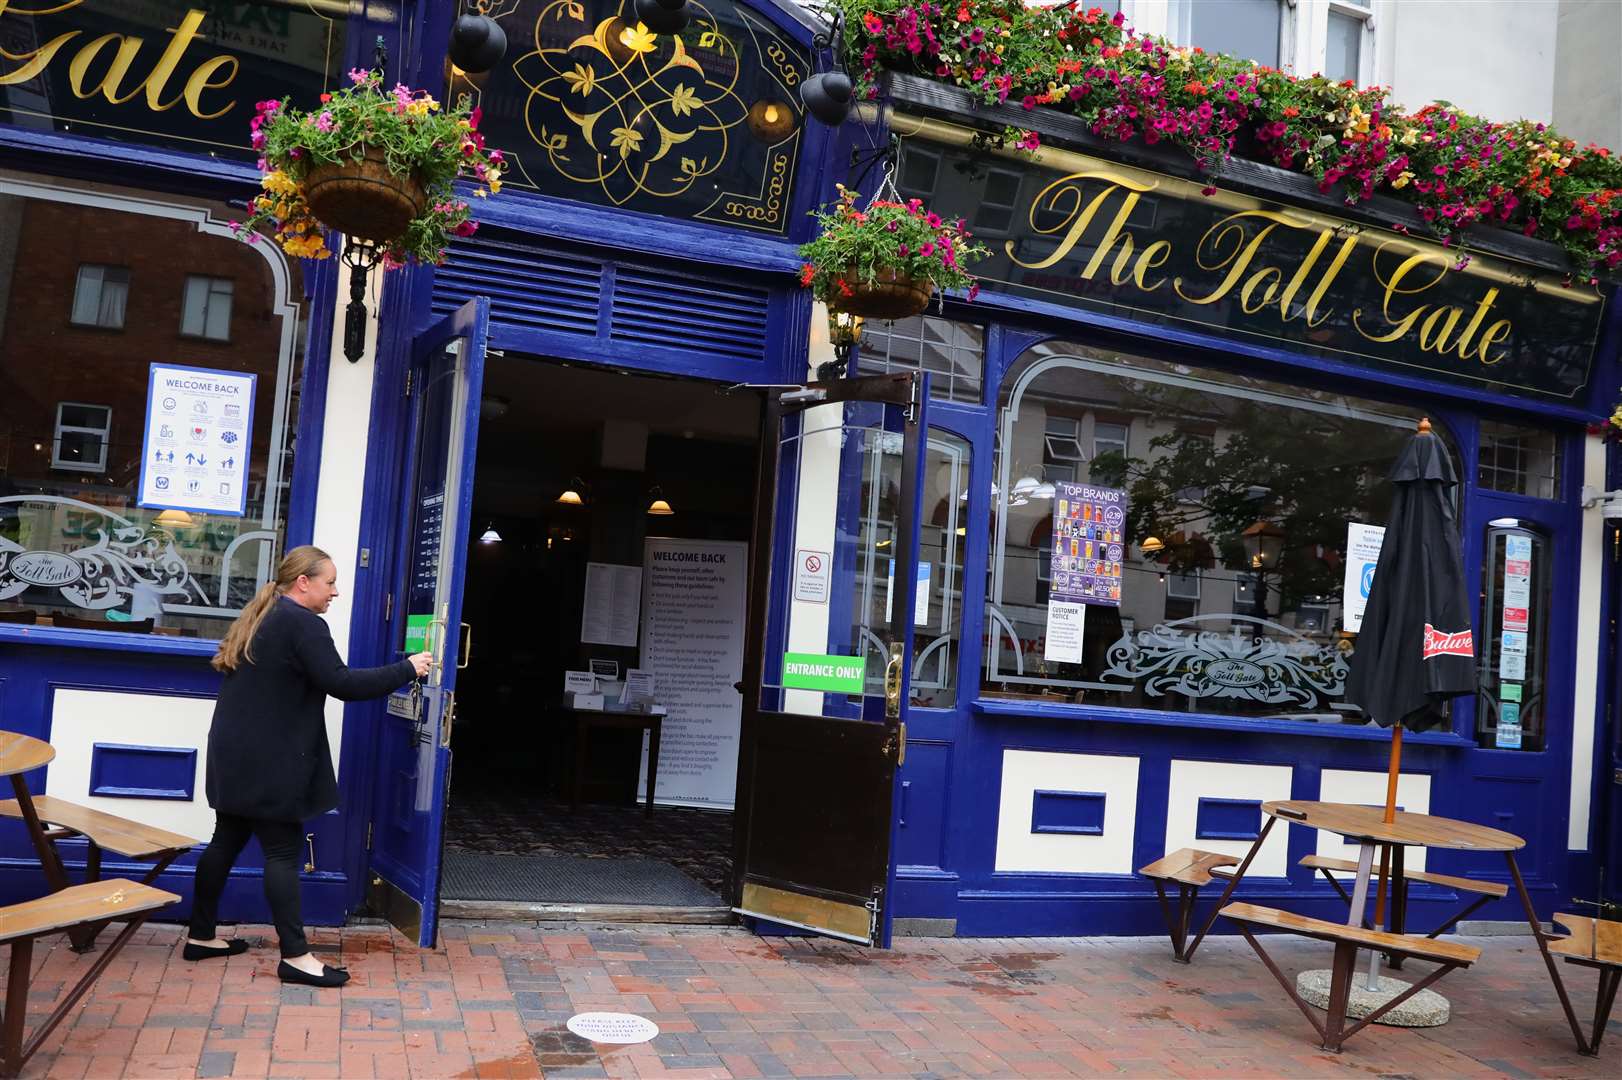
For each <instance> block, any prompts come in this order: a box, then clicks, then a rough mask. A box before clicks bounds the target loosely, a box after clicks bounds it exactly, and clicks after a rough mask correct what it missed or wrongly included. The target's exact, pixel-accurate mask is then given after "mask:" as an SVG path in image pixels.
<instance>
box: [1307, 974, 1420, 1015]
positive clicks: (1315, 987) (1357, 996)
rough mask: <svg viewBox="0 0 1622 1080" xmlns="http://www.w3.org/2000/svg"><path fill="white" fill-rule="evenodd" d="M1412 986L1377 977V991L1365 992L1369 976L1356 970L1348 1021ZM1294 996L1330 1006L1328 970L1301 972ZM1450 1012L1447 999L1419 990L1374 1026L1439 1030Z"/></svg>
mask: <svg viewBox="0 0 1622 1080" xmlns="http://www.w3.org/2000/svg"><path fill="white" fill-rule="evenodd" d="M1411 985H1413V984H1412V983H1405V982H1403V981H1402V980H1401V979H1392V978H1388V977H1386V976H1384V975H1381V976H1380V977H1379V982H1378V987H1379V988H1378V989H1376V990H1370V989H1368V973H1367V972H1366V971H1364V970H1358V971H1355V972H1353V973H1352V996H1351V999H1350V1000H1349V1001H1347V1003H1346V1017H1347V1019H1350V1020H1361V1019H1363V1017H1365V1016H1367V1015H1368V1014H1369V1013H1371V1012H1373V1011H1374V1010H1375V1009H1378V1008H1379V1007H1380V1006H1381V1005H1384V1004H1385V1003H1386V1002H1388V1001H1390V1000H1391V999H1392V998H1394V997H1396V996H1397V995H1398V994H1401V993H1402V992H1403V991H1405V990H1407V989H1408V987H1409V986H1411ZM1295 992H1296V993H1297V994H1300V995H1301V1000H1303V1001H1305V1002H1306V1003H1307V1004H1308V1005H1316V1006H1317V1007H1318V1008H1320V1009H1323V1008H1327V1007H1328V1005H1329V970H1328V969H1327V968H1324V969H1320V970H1317V971H1303V972H1302V973H1301V974H1299V975H1297V976H1296V978H1295ZM1451 1012H1452V1009H1451V1007H1450V1006H1449V1005H1448V1002H1447V998H1445V997H1443V996H1442V995H1441V994H1438V993H1437V992H1436V991H1434V990H1421V991H1420V992H1419V993H1417V994H1415V995H1414V996H1413V997H1411V998H1409V999H1408V1000H1407V1001H1405V1002H1403V1003H1402V1004H1401V1005H1398V1006H1397V1007H1396V1008H1395V1009H1392V1010H1391V1011H1390V1012H1388V1013H1386V1014H1385V1015H1384V1016H1382V1017H1380V1019H1378V1020H1376V1021H1375V1023H1376V1024H1389V1025H1390V1026H1392V1027H1441V1026H1442V1025H1443V1024H1445V1023H1447V1021H1448V1017H1449V1015H1450V1013H1451Z"/></svg>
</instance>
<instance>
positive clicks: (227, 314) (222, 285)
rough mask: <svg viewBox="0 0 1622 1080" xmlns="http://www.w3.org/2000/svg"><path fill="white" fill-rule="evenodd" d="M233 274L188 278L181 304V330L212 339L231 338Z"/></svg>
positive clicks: (193, 275)
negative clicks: (220, 276)
mask: <svg viewBox="0 0 1622 1080" xmlns="http://www.w3.org/2000/svg"><path fill="white" fill-rule="evenodd" d="M231 292H232V284H231V279H230V278H211V277H201V276H199V275H197V274H191V275H189V276H188V277H187V278H186V296H185V300H184V302H183V303H182V304H181V308H180V332H181V333H182V334H185V335H186V336H187V337H201V338H208V339H209V340H210V341H230V340H231Z"/></svg>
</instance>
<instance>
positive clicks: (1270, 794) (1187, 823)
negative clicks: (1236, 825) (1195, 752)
mask: <svg viewBox="0 0 1622 1080" xmlns="http://www.w3.org/2000/svg"><path fill="white" fill-rule="evenodd" d="M1291 772H1292V770H1291V769H1290V767H1289V766H1288V765H1234V764H1228V763H1225V762H1215V761H1173V762H1172V763H1171V790H1170V793H1169V794H1168V796H1167V798H1166V851H1167V852H1172V851H1176V850H1178V849H1179V848H1186V847H1191V848H1199V849H1200V850H1201V851H1215V852H1217V853H1219V854H1222V855H1238V856H1240V857H1243V856H1244V855H1245V854H1246V853H1248V852H1249V851H1250V847H1251V842H1250V841H1248V840H1199V839H1196V838H1195V833H1196V831H1197V829H1196V826H1197V824H1198V817H1199V808H1200V800H1201V799H1202V798H1212V799H1259V800H1261V801H1262V802H1271V801H1273V800H1274V799H1288V798H1289V797H1290V775H1291ZM1256 817H1257V823H1256V827H1257V828H1258V829H1259V828H1261V820H1260V819H1261V811H1260V809H1258V810H1257V812H1256ZM1284 824H1285V823H1284V822H1280V823H1279V824H1278V825H1275V826H1273V831H1272V832H1271V833H1269V834H1268V836H1267V843H1265V844H1263V845H1262V849H1261V850H1260V851H1259V852H1257V853H1256V860H1255V861H1254V862H1252V863H1251V864H1250V869H1249V870H1248V871H1246V876H1247V877H1250V876H1255V875H1262V876H1264V877H1284V876H1286V874H1287V872H1288V870H1289V865H1288V860H1289V832H1290V831H1289V829H1287V828H1285V827H1284Z"/></svg>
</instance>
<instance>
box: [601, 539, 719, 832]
mask: <svg viewBox="0 0 1622 1080" xmlns="http://www.w3.org/2000/svg"><path fill="white" fill-rule="evenodd" d="M641 570H642V653H641V662H640V663H639V664H637V665H636V668H635V669H634V670H632V671H629V672H627V673H626V686H627V689H628V690H629V691H630V694H628V695H627V697H628V698H630V697H635V696H643V697H644V698H645V696H646V695H647V694H648V692H649V691H648V688H647V680H646V679H644V678H640V677H641V676H643V675H644V673H651V675H652V684H653V686H652V691H651V692H652V697H653V700H652V703H651V704H653V705H654V706H656V707H662V708H663V709H664V710H665V718H664V721H663V723H662V726H661V735H660V747H659V776H658V783H657V786H656V787H655V788H654V792H653V801H654V802H656V803H659V804H661V805H672V806H707V807H713V808H716V809H723V810H730V809H732V803H733V799H734V796H735V793H736V790H737V783H738V735H739V730H740V727H741V725H742V722H743V696H742V695H741V694H739V693H738V689H737V687H738V683H739V682H741V681H742V680H743V643H744V622H745V616H746V614H747V611H746V597H747V592H748V586H749V545H748V544H739V543H734V542H732V541H728V540H671V539H666V538H663V537H649V538H648V539H647V540H645V541H644V542H643V557H642V568H641ZM646 783H647V756H646V746H645V741H644V751H643V760H642V774H641V779H640V780H639V781H638V784H637V790H638V791H641V790H643V787H644V786H645V785H646Z"/></svg>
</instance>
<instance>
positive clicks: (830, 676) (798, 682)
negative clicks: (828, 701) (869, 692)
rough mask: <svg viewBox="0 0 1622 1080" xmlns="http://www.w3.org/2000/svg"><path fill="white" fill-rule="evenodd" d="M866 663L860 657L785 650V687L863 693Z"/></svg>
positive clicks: (839, 692) (837, 692) (838, 692)
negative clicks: (788, 651) (786, 651)
mask: <svg viewBox="0 0 1622 1080" xmlns="http://www.w3.org/2000/svg"><path fill="white" fill-rule="evenodd" d="M866 671H867V665H866V663H865V662H864V661H863V660H862V658H861V657H859V656H824V655H822V654H821V653H792V652H791V653H784V654H783V686H784V687H786V688H788V689H790V690H827V691H830V692H832V693H836V694H860V693H861V692H862V686H863V683H864V681H865V678H866Z"/></svg>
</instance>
